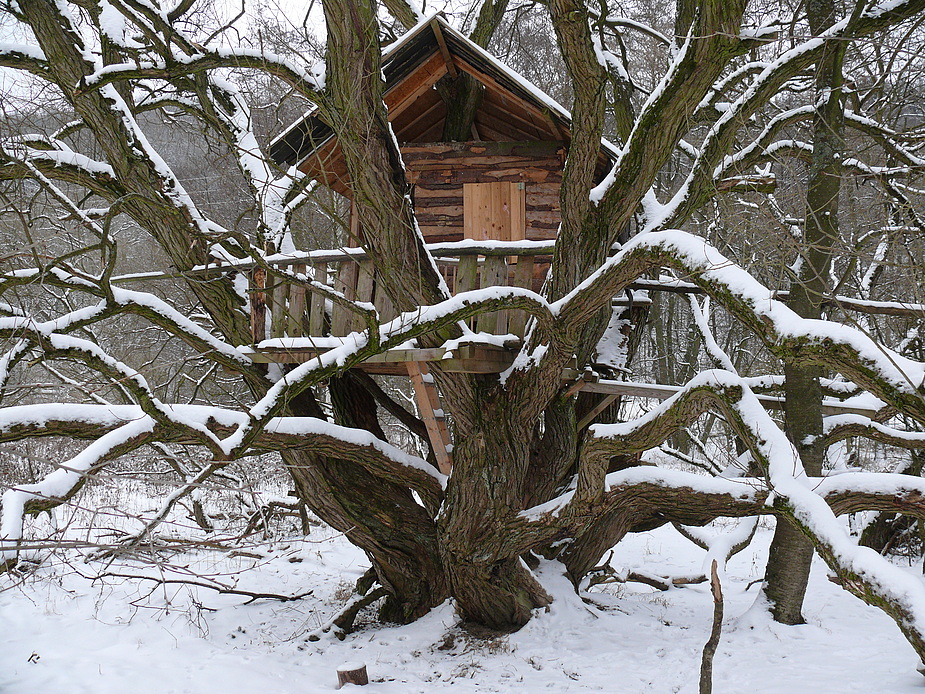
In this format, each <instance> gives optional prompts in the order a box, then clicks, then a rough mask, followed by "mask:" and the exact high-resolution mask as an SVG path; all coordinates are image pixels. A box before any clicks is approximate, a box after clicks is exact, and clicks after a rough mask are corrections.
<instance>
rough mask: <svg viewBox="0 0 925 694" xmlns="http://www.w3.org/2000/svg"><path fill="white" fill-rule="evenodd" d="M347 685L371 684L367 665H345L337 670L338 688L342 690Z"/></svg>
mask: <svg viewBox="0 0 925 694" xmlns="http://www.w3.org/2000/svg"><path fill="white" fill-rule="evenodd" d="M345 684H358V685H364V684H369V676H368V675H367V674H366V663H344V664H343V665H341V666H340V667H339V668H337V688H338V689H340V688H341V687H343V686H344V685H345Z"/></svg>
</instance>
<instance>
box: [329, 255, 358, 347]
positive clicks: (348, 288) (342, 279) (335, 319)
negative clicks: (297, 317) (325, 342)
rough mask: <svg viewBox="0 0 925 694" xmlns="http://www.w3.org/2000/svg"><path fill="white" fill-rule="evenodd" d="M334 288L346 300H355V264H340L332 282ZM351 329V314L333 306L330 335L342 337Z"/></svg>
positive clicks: (342, 308) (344, 308) (346, 309)
mask: <svg viewBox="0 0 925 694" xmlns="http://www.w3.org/2000/svg"><path fill="white" fill-rule="evenodd" d="M334 288H335V289H336V290H337V291H339V292H342V293H343V294H344V296H346V297H347V298H348V299H350V300H353V299H354V298H356V292H357V264H356V263H355V262H354V261H352V260H345V261H343V262H342V263H340V267H339V268H338V270H337V279H336V280H334ZM352 328H353V312H352V311H350V310H349V309H348V308H346V307H345V306H338V305H337V304H334V309H333V312H332V314H331V334H332V335H335V336H336V337H343V336H344V335H346V334H347V333H348V332H350V331H351V330H352Z"/></svg>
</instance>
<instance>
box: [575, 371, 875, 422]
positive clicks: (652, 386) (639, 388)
mask: <svg viewBox="0 0 925 694" xmlns="http://www.w3.org/2000/svg"><path fill="white" fill-rule="evenodd" d="M569 380H571V379H569ZM580 390H582V391H584V392H586V393H603V394H605V395H626V396H629V397H634V398H652V399H653V400H667V399H668V398H670V397H671V396H672V395H675V394H676V393H678V392H680V391H681V390H683V388H682V387H681V386H668V385H662V384H659V383H639V382H635V381H608V380H601V381H596V382H589V383H584V384H583V385H582V387H581V389H580ZM756 397H757V398H758V401H759V402H760V403H761V404H762V405H764V407H765V408H767V409H769V410H782V409H783V408H784V398H783V397H779V396H776V395H758V396H756ZM877 413H878V410H875V409H873V408H871V407H851V406H849V405H845V404H843V403H842V402H840V401H839V400H836V399H834V398H825V399H824V400H823V404H822V414H824V415H832V414H859V415H863V416H865V417H873V416H874V415H876V414H877Z"/></svg>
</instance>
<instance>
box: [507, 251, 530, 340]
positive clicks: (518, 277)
mask: <svg viewBox="0 0 925 694" xmlns="http://www.w3.org/2000/svg"><path fill="white" fill-rule="evenodd" d="M513 286H515V287H523V288H524V289H530V290H532V289H533V256H532V255H520V256H517V264H516V265H515V266H514V279H513ZM509 313H510V316H509V318H508V331H509V332H512V333H514V334H515V335H517V336H518V337H523V336H524V328H525V327H526V325H527V314H526V313H525V312H524V311H513V310H512V311H510V312H509Z"/></svg>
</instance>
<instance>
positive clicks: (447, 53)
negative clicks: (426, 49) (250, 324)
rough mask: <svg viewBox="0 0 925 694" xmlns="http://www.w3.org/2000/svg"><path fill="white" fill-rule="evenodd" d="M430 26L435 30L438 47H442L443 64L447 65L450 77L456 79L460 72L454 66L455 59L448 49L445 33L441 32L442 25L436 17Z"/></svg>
mask: <svg viewBox="0 0 925 694" xmlns="http://www.w3.org/2000/svg"><path fill="white" fill-rule="evenodd" d="M430 25H431V26H432V27H433V29H434V37H435V38H436V39H437V45H438V46H439V47H440V55H442V56H443V62H445V63H446V69H447V70H448V71H449V73H450V77H452V78H453V79H456V76H457V75H458V74H459V71H458V70H457V69H456V65H454V64H453V57H452V56H451V55H450V51H449V49H448V48H447V47H446V39H444V38H443V32H442V31H441V30H440V23H439V22H438V21H437V18H436V17H434V18H433V19H432V20H431V22H430Z"/></svg>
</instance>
